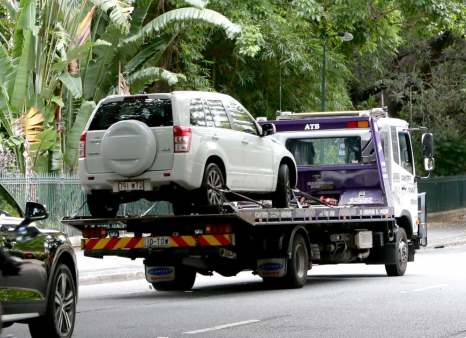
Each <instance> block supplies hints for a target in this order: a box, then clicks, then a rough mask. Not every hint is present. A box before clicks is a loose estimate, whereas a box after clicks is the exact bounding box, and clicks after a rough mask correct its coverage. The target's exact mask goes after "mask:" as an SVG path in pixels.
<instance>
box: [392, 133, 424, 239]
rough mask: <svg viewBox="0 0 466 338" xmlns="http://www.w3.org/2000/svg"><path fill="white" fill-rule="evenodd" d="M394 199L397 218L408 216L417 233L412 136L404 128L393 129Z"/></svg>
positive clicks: (416, 202)
mask: <svg viewBox="0 0 466 338" xmlns="http://www.w3.org/2000/svg"><path fill="white" fill-rule="evenodd" d="M392 128H393V130H392V142H393V148H394V151H393V157H394V159H393V160H394V161H393V166H392V176H393V199H394V207H395V213H396V216H397V217H400V216H406V217H408V218H409V220H410V222H411V225H412V227H413V233H417V231H418V226H417V222H416V220H417V215H418V207H417V206H418V197H417V185H416V183H415V180H414V178H415V167H414V157H413V149H412V146H411V144H412V143H411V136H410V134H409V132H408V130H407V129H406V128H404V127H392Z"/></svg>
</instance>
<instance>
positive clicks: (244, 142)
mask: <svg viewBox="0 0 466 338" xmlns="http://www.w3.org/2000/svg"><path fill="white" fill-rule="evenodd" d="M241 143H242V144H249V142H248V140H245V139H242V140H241Z"/></svg>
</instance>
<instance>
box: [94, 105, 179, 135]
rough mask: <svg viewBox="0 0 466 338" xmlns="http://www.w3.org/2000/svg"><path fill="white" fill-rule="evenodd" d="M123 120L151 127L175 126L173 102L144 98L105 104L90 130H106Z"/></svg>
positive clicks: (100, 108) (97, 113)
mask: <svg viewBox="0 0 466 338" xmlns="http://www.w3.org/2000/svg"><path fill="white" fill-rule="evenodd" d="M123 120H138V121H141V122H144V123H145V124H147V125H148V126H149V127H162V126H171V125H173V117H172V106H171V101H170V100H169V99H157V98H155V99H154V98H144V99H134V100H125V101H118V102H109V103H104V104H102V105H101V106H100V107H99V109H98V110H97V112H96V114H95V116H94V119H93V120H92V122H91V125H90V126H89V130H105V129H107V128H109V127H110V126H111V125H112V124H114V123H116V122H118V121H123Z"/></svg>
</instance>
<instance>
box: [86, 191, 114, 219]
mask: <svg viewBox="0 0 466 338" xmlns="http://www.w3.org/2000/svg"><path fill="white" fill-rule="evenodd" d="M87 207H88V208H89V212H90V214H91V216H92V217H97V218H100V217H102V218H112V217H115V216H116V215H117V213H118V209H119V208H120V203H119V202H118V200H117V199H116V198H115V197H113V196H112V195H111V194H110V193H101V192H94V193H93V194H88V195H87Z"/></svg>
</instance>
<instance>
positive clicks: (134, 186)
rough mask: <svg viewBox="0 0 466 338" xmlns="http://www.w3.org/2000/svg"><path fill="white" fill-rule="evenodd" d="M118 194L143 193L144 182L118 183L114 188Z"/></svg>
mask: <svg viewBox="0 0 466 338" xmlns="http://www.w3.org/2000/svg"><path fill="white" fill-rule="evenodd" d="M114 188H116V189H114V190H116V192H119V191H143V190H144V181H121V182H116V183H115V186H114Z"/></svg>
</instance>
